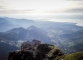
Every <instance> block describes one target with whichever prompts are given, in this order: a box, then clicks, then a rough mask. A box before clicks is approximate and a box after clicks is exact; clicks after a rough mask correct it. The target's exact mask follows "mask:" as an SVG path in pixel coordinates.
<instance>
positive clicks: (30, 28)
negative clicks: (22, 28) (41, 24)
mask: <svg viewBox="0 0 83 60" xmlns="http://www.w3.org/2000/svg"><path fill="white" fill-rule="evenodd" d="M34 29H38V28H37V27H36V26H34V25H31V26H30V27H29V28H28V30H34Z"/></svg>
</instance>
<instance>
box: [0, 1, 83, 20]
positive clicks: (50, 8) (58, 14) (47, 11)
mask: <svg viewBox="0 0 83 60" xmlns="http://www.w3.org/2000/svg"><path fill="white" fill-rule="evenodd" d="M0 16H6V17H17V18H28V19H39V20H50V21H61V22H62V21H67V19H68V21H70V20H71V21H72V20H73V19H74V20H73V21H76V20H75V19H77V20H79V19H80V22H81V21H82V19H83V0H0ZM61 19H62V20H61ZM63 19H65V20H63ZM76 22H77V21H76Z"/></svg>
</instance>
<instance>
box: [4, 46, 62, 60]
mask: <svg viewBox="0 0 83 60" xmlns="http://www.w3.org/2000/svg"><path fill="white" fill-rule="evenodd" d="M61 55H63V53H62V52H61V50H60V49H58V48H57V47H55V46H53V45H50V44H40V45H39V46H38V47H37V52H36V54H35V56H34V53H33V52H31V51H23V50H18V51H14V52H10V53H9V54H8V55H7V56H6V57H5V58H4V59H3V60H53V59H54V58H55V57H56V56H61Z"/></svg>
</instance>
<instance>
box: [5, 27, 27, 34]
mask: <svg viewBox="0 0 83 60" xmlns="http://www.w3.org/2000/svg"><path fill="white" fill-rule="evenodd" d="M25 30H26V29H25V28H23V27H19V28H13V29H11V30H9V31H6V33H12V32H22V31H25Z"/></svg>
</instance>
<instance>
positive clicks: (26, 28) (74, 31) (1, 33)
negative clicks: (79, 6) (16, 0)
mask: <svg viewBox="0 0 83 60" xmlns="http://www.w3.org/2000/svg"><path fill="white" fill-rule="evenodd" d="M33 39H37V40H40V41H41V42H42V43H49V44H54V45H55V46H58V47H59V48H61V50H62V51H63V52H64V53H72V52H77V51H83V48H82V45H83V27H82V26H77V25H76V23H69V22H50V21H33V20H29V19H15V18H8V17H5V18H0V44H1V43H2V42H3V43H5V44H9V45H10V46H16V47H19V46H20V45H21V43H22V42H24V41H26V40H33ZM5 47H6V45H5ZM78 47H79V49H78ZM0 50H1V49H0ZM1 51H2V50H1Z"/></svg>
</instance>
